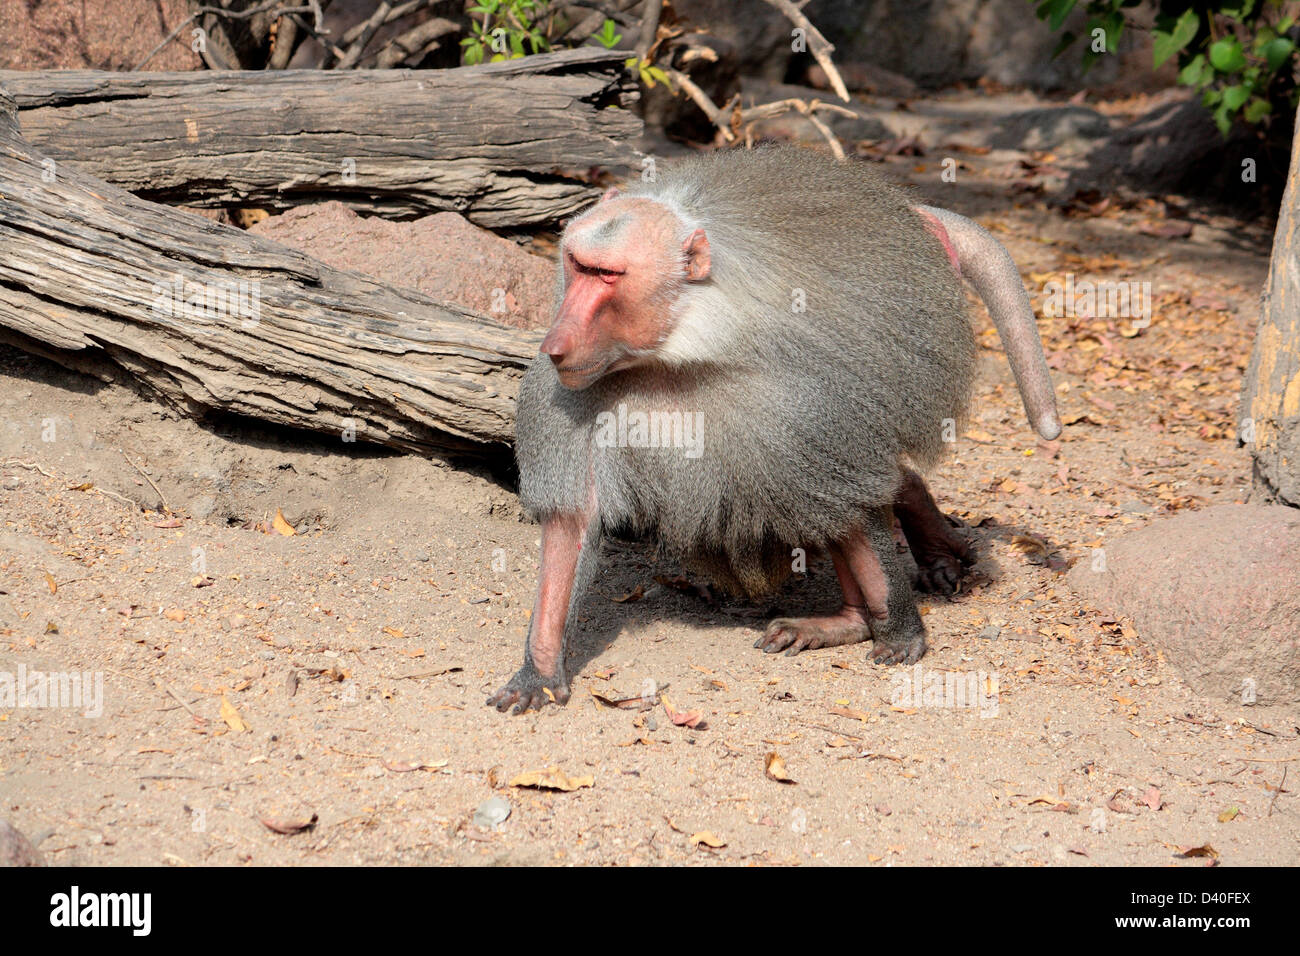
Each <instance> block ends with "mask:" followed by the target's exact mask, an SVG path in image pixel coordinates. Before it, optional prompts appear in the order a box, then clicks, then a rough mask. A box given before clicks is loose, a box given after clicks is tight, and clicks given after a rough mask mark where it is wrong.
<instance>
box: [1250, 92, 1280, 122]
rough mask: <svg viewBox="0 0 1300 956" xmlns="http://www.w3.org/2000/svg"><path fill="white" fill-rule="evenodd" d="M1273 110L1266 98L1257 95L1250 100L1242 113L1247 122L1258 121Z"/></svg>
mask: <svg viewBox="0 0 1300 956" xmlns="http://www.w3.org/2000/svg"><path fill="white" fill-rule="evenodd" d="M1272 112H1273V105H1272V104H1271V103H1269V101H1268V100H1261V99H1259V98H1258V97H1256V98H1255V99H1253V100H1251V101H1250V105H1249V106H1247V107H1246V112H1245V113H1244V114H1243V115H1244V116H1245V117H1246V122H1247V123H1258V122H1259V121H1260V120H1262V119H1263V118H1264V117H1265V116H1268V115H1269V114H1270V113H1272Z"/></svg>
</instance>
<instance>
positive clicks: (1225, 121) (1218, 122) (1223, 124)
mask: <svg viewBox="0 0 1300 956" xmlns="http://www.w3.org/2000/svg"><path fill="white" fill-rule="evenodd" d="M1214 125H1215V126H1217V127H1219V132H1220V133H1221V134H1222V135H1223V136H1224V137H1225V138H1226V137H1227V135H1228V133H1229V132H1230V131H1231V130H1232V117H1231V116H1229V115H1228V112H1227V109H1226V108H1225V107H1224V106H1223V105H1222V104H1220V106H1219V108H1218V109H1217V110H1215V111H1214Z"/></svg>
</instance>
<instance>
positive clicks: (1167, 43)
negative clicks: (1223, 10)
mask: <svg viewBox="0 0 1300 956" xmlns="http://www.w3.org/2000/svg"><path fill="white" fill-rule="evenodd" d="M1200 28H1201V18H1200V16H1199V15H1198V14H1197V13H1196V11H1195V10H1188V11H1187V12H1185V13H1184V14H1183V15H1182V16H1181V17H1179V18H1178V20H1177V21H1176V22H1175V23H1174V26H1173V29H1172V30H1170V31H1169V32H1168V33H1163V32H1161V31H1159V30H1157V31H1156V33H1155V42H1154V43H1153V44H1152V52H1153V53H1154V54H1155V64H1154V65H1155V66H1156V67H1157V68H1159V67H1160V66H1161V65H1162V64H1163V63H1164V62H1165V61H1166V60H1168V59H1169V58H1170V57H1171V56H1173V55H1174V54H1175V53H1177V52H1178V51H1179V50H1181V49H1182V48H1183V47H1185V46H1187V44H1189V43H1191V42H1192V37H1194V36H1196V31H1197V30H1199V29H1200Z"/></svg>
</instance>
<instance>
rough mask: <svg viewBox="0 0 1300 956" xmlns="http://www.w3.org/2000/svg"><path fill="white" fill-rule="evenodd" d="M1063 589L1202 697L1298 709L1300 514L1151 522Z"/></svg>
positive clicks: (1196, 515)
mask: <svg viewBox="0 0 1300 956" xmlns="http://www.w3.org/2000/svg"><path fill="white" fill-rule="evenodd" d="M1069 582H1070V585H1071V586H1072V587H1073V588H1074V589H1075V590H1076V591H1077V592H1078V593H1079V594H1080V595H1081V596H1082V597H1084V598H1085V599H1086V600H1087V601H1088V602H1089V603H1090V604H1092V605H1093V606H1094V607H1096V608H1097V609H1098V610H1100V611H1103V612H1106V613H1110V614H1116V615H1124V616H1126V617H1128V618H1131V619H1132V621H1133V623H1134V625H1135V626H1136V627H1137V630H1138V634H1139V635H1140V636H1141V637H1142V638H1143V640H1145V641H1147V642H1148V643H1150V644H1151V645H1153V646H1154V647H1156V648H1158V649H1159V650H1161V651H1162V652H1163V653H1164V656H1165V660H1167V661H1168V662H1169V663H1170V664H1171V665H1173V666H1174V668H1175V669H1177V670H1178V672H1179V673H1180V674H1181V675H1182V676H1183V678H1184V679H1185V680H1186V681H1187V685H1188V686H1189V687H1190V688H1191V689H1192V690H1193V691H1195V692H1196V693H1197V694H1200V695H1202V696H1205V697H1217V698H1221V699H1225V700H1232V701H1235V702H1238V703H1242V702H1250V701H1249V696H1250V692H1253V694H1254V695H1255V697H1256V698H1257V701H1258V703H1261V704H1279V703H1300V510H1297V509H1295V508H1287V507H1285V506H1282V505H1219V506H1217V507H1213V508H1207V509H1205V510H1204V511H1194V512H1188V513H1185V514H1181V515H1178V516H1176V517H1172V518H1168V519H1165V520H1162V521H1157V522H1154V523H1153V524H1150V525H1148V526H1147V527H1145V528H1142V529H1140V530H1137V531H1134V532H1132V533H1129V534H1125V535H1123V536H1121V537H1120V538H1119V539H1118V540H1116V541H1114V542H1112V543H1110V544H1108V545H1106V547H1105V549H1104V561H1097V560H1093V559H1089V558H1087V557H1085V558H1084V560H1082V561H1080V562H1079V563H1078V564H1077V565H1076V566H1075V567H1074V569H1073V570H1072V571H1071V572H1070V574H1069Z"/></svg>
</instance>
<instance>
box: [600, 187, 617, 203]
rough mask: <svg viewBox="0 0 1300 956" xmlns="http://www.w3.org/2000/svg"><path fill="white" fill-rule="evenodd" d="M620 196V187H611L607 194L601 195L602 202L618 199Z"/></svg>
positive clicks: (606, 191)
mask: <svg viewBox="0 0 1300 956" xmlns="http://www.w3.org/2000/svg"><path fill="white" fill-rule="evenodd" d="M618 196H619V192H618V189H617V188H615V187H611V188H609V189H606V190H605V195H603V196H601V197H600V201H601V202H609V201H610V200H611V199H617V198H618Z"/></svg>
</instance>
